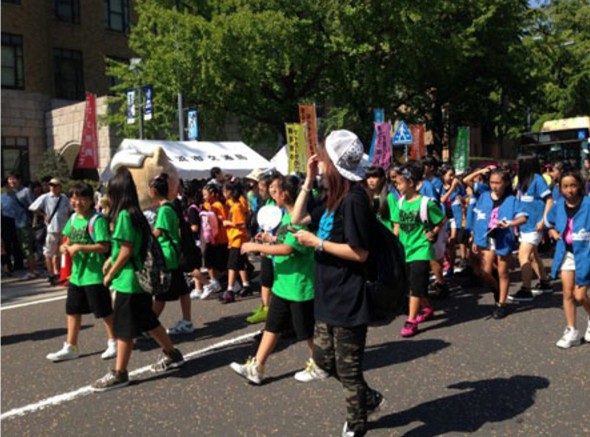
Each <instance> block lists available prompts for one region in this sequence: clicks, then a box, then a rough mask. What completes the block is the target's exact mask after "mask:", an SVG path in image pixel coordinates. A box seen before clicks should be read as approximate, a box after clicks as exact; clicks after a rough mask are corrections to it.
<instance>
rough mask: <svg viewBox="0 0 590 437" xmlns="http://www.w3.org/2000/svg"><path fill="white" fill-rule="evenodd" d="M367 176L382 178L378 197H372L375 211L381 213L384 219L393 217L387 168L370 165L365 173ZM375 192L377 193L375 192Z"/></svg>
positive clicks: (387, 219)
mask: <svg viewBox="0 0 590 437" xmlns="http://www.w3.org/2000/svg"><path fill="white" fill-rule="evenodd" d="M365 177H366V178H367V179H368V178H378V179H380V180H381V182H380V185H381V186H380V187H379V193H378V197H377V198H375V197H373V198H372V199H371V201H372V206H373V212H375V213H376V214H379V216H380V217H381V219H382V220H386V221H389V220H390V219H391V217H390V215H391V214H390V212H389V204H388V203H387V196H388V194H389V189H388V187H387V179H386V178H385V170H384V169H383V167H378V166H372V167H369V168H368V169H367V171H366V173H365ZM374 194H375V193H374Z"/></svg>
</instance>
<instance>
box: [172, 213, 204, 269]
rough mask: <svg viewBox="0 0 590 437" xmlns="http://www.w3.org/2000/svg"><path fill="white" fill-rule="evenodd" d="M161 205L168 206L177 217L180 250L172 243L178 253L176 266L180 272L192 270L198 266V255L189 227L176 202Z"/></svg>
mask: <svg viewBox="0 0 590 437" xmlns="http://www.w3.org/2000/svg"><path fill="white" fill-rule="evenodd" d="M163 206H169V207H170V208H172V209H173V210H174V212H175V213H176V216H177V217H178V225H179V227H180V251H179V249H178V247H177V246H176V244H174V243H173V244H172V246H173V247H174V250H176V254H177V255H178V268H179V269H180V271H182V272H192V271H193V270H194V269H196V268H197V267H200V266H199V265H198V264H197V262H198V260H199V258H200V257H199V252H198V249H197V245H196V244H195V239H194V237H193V233H192V231H191V227H190V225H189V224H188V223H187V221H186V220H185V219H184V216H183V215H182V213H181V211H180V208H179V207H178V206H177V205H176V204H174V203H165V204H164V205H163ZM169 237H170V236H169Z"/></svg>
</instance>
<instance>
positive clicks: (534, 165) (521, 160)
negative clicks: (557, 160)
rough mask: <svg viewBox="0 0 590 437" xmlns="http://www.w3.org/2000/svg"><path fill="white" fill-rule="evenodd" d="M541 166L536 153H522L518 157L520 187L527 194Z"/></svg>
mask: <svg viewBox="0 0 590 437" xmlns="http://www.w3.org/2000/svg"><path fill="white" fill-rule="evenodd" d="M540 170H541V166H540V164H539V158H538V157H537V156H535V155H521V156H519V157H518V188H519V189H520V191H521V192H522V193H523V194H525V193H526V192H527V190H528V189H529V187H530V186H531V184H532V183H533V179H534V178H535V175H536V174H538V173H539V171H540Z"/></svg>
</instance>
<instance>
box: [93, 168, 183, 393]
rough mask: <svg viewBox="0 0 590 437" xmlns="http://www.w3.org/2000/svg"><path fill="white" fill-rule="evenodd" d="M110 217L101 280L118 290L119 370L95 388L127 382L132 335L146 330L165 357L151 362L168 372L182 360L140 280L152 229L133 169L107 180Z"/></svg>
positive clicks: (155, 368)
mask: <svg viewBox="0 0 590 437" xmlns="http://www.w3.org/2000/svg"><path fill="white" fill-rule="evenodd" d="M108 196H109V201H110V215H109V221H110V226H111V229H112V237H111V238H112V251H111V257H110V258H109V259H107V260H106V261H105V263H104V266H103V273H104V279H103V284H104V285H105V286H106V287H109V286H110V287H112V288H113V289H114V290H115V307H114V314H113V331H114V334H115V338H116V339H117V360H116V363H115V368H114V369H112V370H110V371H109V372H108V373H107V374H106V375H105V376H103V377H102V378H100V379H98V380H96V381H95V382H94V383H93V384H92V385H91V388H92V390H93V391H97V392H103V391H107V390H112V389H116V388H120V387H124V386H126V385H129V374H128V372H127V367H128V365H129V360H130V358H131V352H132V351H133V338H134V337H137V336H139V335H140V334H141V333H142V332H147V333H148V334H149V335H150V336H152V337H153V338H154V340H156V342H157V343H158V344H159V345H160V346H161V347H162V349H163V355H162V357H161V358H160V359H159V360H158V361H157V362H156V363H154V364H153V365H152V366H151V371H152V372H164V371H167V370H170V369H173V368H176V367H180V366H182V365H183V364H184V357H183V356H182V353H181V352H180V351H179V350H178V349H176V348H175V347H174V345H173V344H172V340H171V339H170V336H169V335H168V334H167V333H166V330H165V329H164V327H163V326H162V325H161V324H160V322H159V321H158V317H157V316H156V314H155V313H154V311H153V310H152V296H151V295H150V294H148V293H146V292H145V291H144V290H143V289H142V288H141V285H140V284H139V280H138V278H137V276H136V270H138V268H140V267H142V266H143V262H144V260H145V259H146V257H147V241H148V239H147V236H148V235H150V233H151V229H150V225H149V224H148V222H147V220H146V218H145V216H144V215H143V213H142V212H141V208H140V207H139V200H138V198H137V188H136V186H135V183H134V182H133V178H132V177H131V173H130V172H129V170H128V169H127V168H125V167H120V168H118V169H117V171H116V172H115V174H114V176H113V177H112V178H111V179H110V181H109V186H108Z"/></svg>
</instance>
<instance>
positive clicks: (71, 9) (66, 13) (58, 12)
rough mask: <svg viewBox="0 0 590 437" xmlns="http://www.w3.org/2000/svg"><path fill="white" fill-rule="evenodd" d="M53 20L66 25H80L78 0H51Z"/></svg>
mask: <svg viewBox="0 0 590 437" xmlns="http://www.w3.org/2000/svg"><path fill="white" fill-rule="evenodd" d="M53 9H54V11H55V18H57V19H58V20H60V21H66V22H68V23H76V24H79V23H80V0H53Z"/></svg>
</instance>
